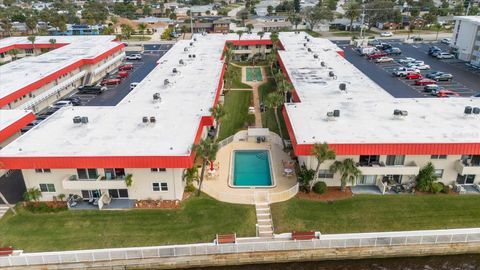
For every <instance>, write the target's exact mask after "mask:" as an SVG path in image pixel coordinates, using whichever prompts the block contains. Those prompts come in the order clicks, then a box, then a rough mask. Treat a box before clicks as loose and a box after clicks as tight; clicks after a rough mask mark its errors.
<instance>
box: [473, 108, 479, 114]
mask: <svg viewBox="0 0 480 270" xmlns="http://www.w3.org/2000/svg"><path fill="white" fill-rule="evenodd" d="M472 111H473V114H480V108H478V107H474V108H473V110H472Z"/></svg>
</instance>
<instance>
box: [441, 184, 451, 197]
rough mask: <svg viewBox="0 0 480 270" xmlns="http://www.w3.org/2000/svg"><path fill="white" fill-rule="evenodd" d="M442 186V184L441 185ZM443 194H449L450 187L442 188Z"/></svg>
mask: <svg viewBox="0 0 480 270" xmlns="http://www.w3.org/2000/svg"><path fill="white" fill-rule="evenodd" d="M442 184H443V183H442ZM442 192H443V193H446V194H449V193H450V186H443V190H442Z"/></svg>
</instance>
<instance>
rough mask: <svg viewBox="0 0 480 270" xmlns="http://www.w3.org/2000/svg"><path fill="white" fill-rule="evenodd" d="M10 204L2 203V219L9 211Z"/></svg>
mask: <svg viewBox="0 0 480 270" xmlns="http://www.w3.org/2000/svg"><path fill="white" fill-rule="evenodd" d="M8 209H9V208H8V206H7V205H6V204H0V219H1V218H2V217H3V215H5V213H7V211H8Z"/></svg>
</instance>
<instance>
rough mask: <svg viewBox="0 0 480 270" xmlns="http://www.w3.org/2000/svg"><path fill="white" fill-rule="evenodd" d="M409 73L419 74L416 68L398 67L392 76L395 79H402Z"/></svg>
mask: <svg viewBox="0 0 480 270" xmlns="http://www.w3.org/2000/svg"><path fill="white" fill-rule="evenodd" d="M409 72H415V73H420V70H419V69H418V68H415V67H413V68H409V67H400V68H396V69H394V70H393V72H392V74H393V75H394V76H397V77H404V76H405V75H407V73H409Z"/></svg>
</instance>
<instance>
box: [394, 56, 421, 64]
mask: <svg viewBox="0 0 480 270" xmlns="http://www.w3.org/2000/svg"><path fill="white" fill-rule="evenodd" d="M414 61H417V59H415V58H412V57H406V58H402V59H400V60H398V63H400V64H408V63H411V62H414Z"/></svg>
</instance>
